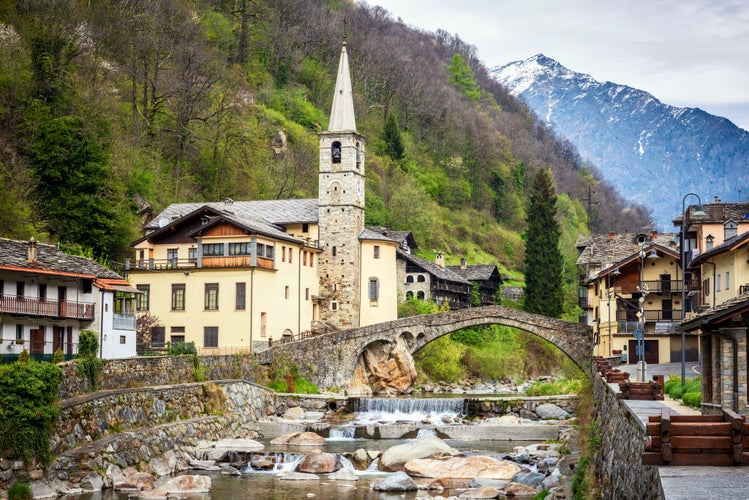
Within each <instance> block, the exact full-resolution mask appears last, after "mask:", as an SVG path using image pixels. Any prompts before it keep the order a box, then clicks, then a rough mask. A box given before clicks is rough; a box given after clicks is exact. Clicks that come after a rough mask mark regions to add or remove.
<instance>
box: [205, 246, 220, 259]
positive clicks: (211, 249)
mask: <svg viewBox="0 0 749 500" xmlns="http://www.w3.org/2000/svg"><path fill="white" fill-rule="evenodd" d="M203 255H205V256H208V257H210V256H221V255H224V244H223V243H203Z"/></svg>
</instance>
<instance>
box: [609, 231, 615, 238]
mask: <svg viewBox="0 0 749 500" xmlns="http://www.w3.org/2000/svg"><path fill="white" fill-rule="evenodd" d="M609 239H610V240H613V239H614V232H613V231H609Z"/></svg>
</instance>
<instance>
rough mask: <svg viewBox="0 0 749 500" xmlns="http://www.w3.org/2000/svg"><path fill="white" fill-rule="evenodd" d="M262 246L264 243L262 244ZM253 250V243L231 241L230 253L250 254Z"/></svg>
mask: <svg viewBox="0 0 749 500" xmlns="http://www.w3.org/2000/svg"><path fill="white" fill-rule="evenodd" d="M260 246H262V245H260ZM251 250H252V243H250V242H247V241H245V242H242V243H229V255H250V252H251Z"/></svg>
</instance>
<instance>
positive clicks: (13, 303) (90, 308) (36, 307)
mask: <svg viewBox="0 0 749 500" xmlns="http://www.w3.org/2000/svg"><path fill="white" fill-rule="evenodd" d="M94 310H95V308H94V304H93V303H92V302H73V301H58V300H46V299H39V298H36V297H20V296H17V295H2V296H0V313H8V314H22V315H26V316H45V317H50V318H65V319H78V320H81V321H93V320H94Z"/></svg>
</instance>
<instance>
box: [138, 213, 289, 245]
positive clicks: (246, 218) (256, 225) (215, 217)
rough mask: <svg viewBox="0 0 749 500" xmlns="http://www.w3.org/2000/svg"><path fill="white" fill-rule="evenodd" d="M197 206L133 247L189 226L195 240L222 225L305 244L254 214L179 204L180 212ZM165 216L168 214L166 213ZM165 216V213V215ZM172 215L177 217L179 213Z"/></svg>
mask: <svg viewBox="0 0 749 500" xmlns="http://www.w3.org/2000/svg"><path fill="white" fill-rule="evenodd" d="M240 203H241V202H240ZM250 203H251V202H250ZM195 205H197V206H196V208H195V209H194V210H193V211H192V212H189V213H186V214H183V215H175V217H176V219H175V220H174V221H172V222H169V223H167V224H166V225H164V226H163V227H159V228H158V229H155V230H153V231H152V232H149V233H148V234H146V235H145V236H143V237H142V238H140V239H138V240H137V241H135V242H134V243H132V245H133V246H134V245H137V244H138V243H140V242H142V241H145V240H155V239H158V238H159V237H160V236H162V235H166V234H170V233H172V232H174V230H175V229H177V228H179V227H181V226H187V225H189V227H188V228H187V229H188V231H187V233H186V234H187V235H188V236H190V237H193V238H194V237H196V236H200V234H201V233H202V232H203V231H205V230H206V229H208V228H210V227H214V226H216V225H217V224H221V223H229V224H232V225H234V226H237V227H239V228H240V229H242V230H244V231H247V232H248V233H249V234H259V235H262V236H267V237H269V238H276V239H280V240H285V241H292V242H295V243H304V240H302V239H300V238H297V237H295V236H292V235H290V234H287V233H286V232H284V230H283V227H281V226H279V225H276V224H274V223H272V222H268V221H267V220H265V219H263V218H262V217H253V216H251V215H249V214H250V213H252V211H251V210H242V211H241V212H239V214H238V213H237V212H235V211H233V210H225V209H218V208H216V206H215V205H214V204H193V203H185V204H180V207H179V209H180V211H181V209H183V208H185V207H186V206H190V207H192V206H195ZM222 205H223V203H222ZM237 205H238V204H234V205H232V206H237ZM171 207H175V205H172V206H171ZM171 207H170V208H171ZM244 208H247V207H246V206H245V207H244ZM167 210H168V209H167ZM164 212H166V210H165V211H164ZM164 212H162V214H163V213H164ZM172 213H176V211H175V212H172ZM204 217H208V220H207V221H203V220H202V219H203V218H204ZM198 219H200V220H198Z"/></svg>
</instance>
